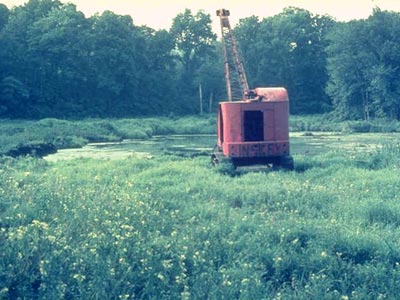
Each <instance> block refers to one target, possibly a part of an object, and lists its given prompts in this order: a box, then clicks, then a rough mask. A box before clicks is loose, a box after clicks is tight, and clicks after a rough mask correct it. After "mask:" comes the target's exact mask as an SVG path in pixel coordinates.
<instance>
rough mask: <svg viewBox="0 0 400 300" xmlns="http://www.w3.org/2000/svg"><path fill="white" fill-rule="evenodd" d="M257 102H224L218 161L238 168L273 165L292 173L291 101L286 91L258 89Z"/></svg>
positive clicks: (256, 92) (221, 109) (221, 111)
mask: <svg viewBox="0 0 400 300" xmlns="http://www.w3.org/2000/svg"><path fill="white" fill-rule="evenodd" d="M252 92H253V94H254V96H255V98H253V99H249V100H242V101H235V102H221V103H220V104H219V109H218V144H217V148H218V149H216V150H217V151H216V152H217V153H218V152H220V153H219V155H218V154H216V157H215V158H216V159H217V160H219V159H220V157H221V155H223V156H225V157H229V158H230V159H231V160H232V163H233V164H234V166H236V167H237V166H248V165H253V164H273V165H281V166H282V167H285V168H289V169H292V168H293V160H292V159H291V157H290V155H289V153H290V149H289V124H288V116H289V98H288V94H287V92H286V89H284V88H280V87H279V88H256V89H254V90H253V91H252Z"/></svg>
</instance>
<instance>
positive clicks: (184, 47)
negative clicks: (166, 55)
mask: <svg viewBox="0 0 400 300" xmlns="http://www.w3.org/2000/svg"><path fill="white" fill-rule="evenodd" d="M170 33H171V35H172V36H173V38H174V41H175V51H176V55H177V58H178V61H179V63H180V67H181V68H180V74H181V76H180V78H179V84H178V93H179V97H180V98H182V99H181V102H180V106H181V109H182V110H181V112H186V113H188V112H190V113H193V112H195V111H196V110H197V109H196V108H197V106H196V105H195V104H196V103H197V101H196V100H195V99H198V98H197V95H198V94H197V91H198V85H197V83H198V82H195V78H196V76H197V75H196V74H197V72H198V70H199V68H200V67H201V66H202V64H203V63H205V62H206V61H207V59H208V58H209V57H210V56H212V55H213V54H214V55H215V48H214V42H215V40H216V35H215V34H214V33H213V32H212V29H211V17H210V15H209V14H205V13H204V12H203V11H199V12H197V13H196V14H195V15H193V14H192V12H191V10H190V9H186V10H185V11H184V12H183V13H180V14H178V15H177V16H176V17H175V18H174V20H173V24H172V27H171V29H170Z"/></svg>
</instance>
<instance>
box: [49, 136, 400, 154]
mask: <svg viewBox="0 0 400 300" xmlns="http://www.w3.org/2000/svg"><path fill="white" fill-rule="evenodd" d="M399 141H400V135H399V133H364V134H342V133H334V132H316V133H310V132H308V133H304V132H294V133H291V135H290V142H291V154H292V155H296V154H306V155H315V154H318V153H321V152H326V151H331V150H338V149H344V150H349V151H374V150H375V149H377V148H379V147H381V146H382V145H383V144H385V143H399ZM215 144H216V136H215V135H165V136H154V137H153V138H151V139H148V140H124V141H122V142H114V143H92V144H88V145H86V146H84V147H83V148H79V149H63V150H59V151H58V152H57V153H55V154H52V155H49V156H47V157H45V159H46V160H48V161H57V160H64V159H74V158H88V157H91V158H100V159H121V158H125V157H130V156H134V157H139V158H150V157H154V156H157V155H163V154H174V155H182V156H194V155H209V153H211V151H212V149H213V148H214V146H215Z"/></svg>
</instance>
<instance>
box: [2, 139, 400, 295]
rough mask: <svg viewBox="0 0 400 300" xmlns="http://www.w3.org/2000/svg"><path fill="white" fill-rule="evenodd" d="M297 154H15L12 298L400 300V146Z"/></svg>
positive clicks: (7, 194) (9, 219)
mask: <svg viewBox="0 0 400 300" xmlns="http://www.w3.org/2000/svg"><path fill="white" fill-rule="evenodd" d="M363 143H365V141H363ZM294 158H295V171H293V172H285V171H274V172H265V173H248V174H243V175H240V176H229V175H224V174H221V173H220V172H218V171H217V170H216V169H214V168H212V167H211V166H210V162H209V158H208V157H206V156H199V157H196V158H189V157H178V156H174V155H161V156H155V157H154V158H152V159H139V158H135V157H129V158H125V159H115V160H104V159H103V160H98V159H92V158H87V159H72V160H60V161H57V162H48V161H45V160H43V159H37V158H30V157H24V158H18V159H14V158H8V157H2V158H0V165H1V168H0V199H1V201H0V299H271V300H272V299H282V300H286V299H293V300H294V299H296V300H302V299H304V300H306V299H315V300H317V299H318V300H320V299H332V300H333V299H335V300H337V299H340V300H346V299H360V300H361V299H362V300H365V299H371V300H372V299H374V300H375V299H398V294H399V285H400V185H399V181H400V169H399V168H400V147H399V146H398V144H396V143H391V144H385V145H382V146H381V147H380V148H378V149H375V150H373V151H364V152H361V151H360V152H358V151H353V152H351V151H350V152H349V151H348V150H346V149H340V148H338V149H335V148H334V149H331V150H329V151H325V152H323V153H320V154H318V153H317V154H313V155H307V154H304V155H300V154H298V155H295V157H294Z"/></svg>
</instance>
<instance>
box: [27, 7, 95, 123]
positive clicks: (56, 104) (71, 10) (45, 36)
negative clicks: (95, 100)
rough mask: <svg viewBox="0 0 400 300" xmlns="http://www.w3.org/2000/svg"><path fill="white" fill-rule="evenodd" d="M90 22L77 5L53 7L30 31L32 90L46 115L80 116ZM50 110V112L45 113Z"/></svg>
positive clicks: (83, 94) (28, 55) (85, 77)
mask: <svg viewBox="0 0 400 300" xmlns="http://www.w3.org/2000/svg"><path fill="white" fill-rule="evenodd" d="M88 25H89V23H88V22H87V20H86V19H85V16H84V15H83V13H81V12H77V10H76V7H75V5H72V4H67V5H63V6H60V7H59V8H56V9H53V10H52V11H51V12H50V13H49V14H48V15H46V16H45V17H42V18H41V19H40V20H38V21H36V22H34V23H33V24H32V26H31V28H30V29H29V31H28V37H27V39H28V44H29V50H28V51H27V57H28V58H29V60H30V61H29V63H30V65H31V66H32V68H33V70H34V74H33V82H32V85H33V89H34V91H35V94H36V95H38V98H39V100H38V101H40V103H41V106H42V111H43V113H44V114H46V113H48V112H49V111H52V112H53V114H54V113H55V114H56V115H57V116H62V117H66V116H68V115H71V114H74V115H77V114H79V113H80V112H82V110H84V107H83V106H82V104H81V103H80V99H82V98H83V97H84V96H85V95H86V94H85V92H84V91H85V90H86V86H85V82H86V81H87V75H86V74H85V73H86V69H87V67H88V64H87V58H88V43H87V41H88V30H89V26H88ZM46 110H47V112H46Z"/></svg>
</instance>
